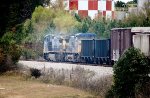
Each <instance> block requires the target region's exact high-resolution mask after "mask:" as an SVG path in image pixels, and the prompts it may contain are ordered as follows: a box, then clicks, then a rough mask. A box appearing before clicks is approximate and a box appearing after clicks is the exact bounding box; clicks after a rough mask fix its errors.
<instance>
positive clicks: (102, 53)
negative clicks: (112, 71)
mask: <svg viewBox="0 0 150 98" xmlns="http://www.w3.org/2000/svg"><path fill="white" fill-rule="evenodd" d="M109 41H110V40H108V39H106V40H95V57H98V58H107V57H109V51H110V47H109V45H110V42H109Z"/></svg>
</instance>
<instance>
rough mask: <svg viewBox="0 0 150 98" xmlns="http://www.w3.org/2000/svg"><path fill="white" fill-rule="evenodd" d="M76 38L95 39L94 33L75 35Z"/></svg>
mask: <svg viewBox="0 0 150 98" xmlns="http://www.w3.org/2000/svg"><path fill="white" fill-rule="evenodd" d="M75 36H76V37H92V36H94V37H96V34H95V33H77V34H75Z"/></svg>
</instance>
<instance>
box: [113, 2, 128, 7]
mask: <svg viewBox="0 0 150 98" xmlns="http://www.w3.org/2000/svg"><path fill="white" fill-rule="evenodd" d="M125 6H126V4H125V2H122V1H117V2H116V3H115V7H125Z"/></svg>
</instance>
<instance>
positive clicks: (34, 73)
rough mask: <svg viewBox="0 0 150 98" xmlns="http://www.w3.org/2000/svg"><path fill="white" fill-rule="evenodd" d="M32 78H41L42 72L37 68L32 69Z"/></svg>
mask: <svg viewBox="0 0 150 98" xmlns="http://www.w3.org/2000/svg"><path fill="white" fill-rule="evenodd" d="M30 72H31V76H34V77H35V78H39V77H40V76H41V71H40V70H39V69H36V68H31V69H30Z"/></svg>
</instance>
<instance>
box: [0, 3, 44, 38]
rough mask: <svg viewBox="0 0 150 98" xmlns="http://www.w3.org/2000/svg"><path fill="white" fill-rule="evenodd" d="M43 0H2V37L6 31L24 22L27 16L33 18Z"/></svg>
mask: <svg viewBox="0 0 150 98" xmlns="http://www.w3.org/2000/svg"><path fill="white" fill-rule="evenodd" d="M42 3H43V0H24V1H21V2H20V1H18V0H7V1H6V0H1V3H0V12H1V17H0V21H1V23H0V33H1V34H0V37H2V36H3V34H4V33H5V32H6V31H9V30H12V28H14V27H15V26H16V24H20V23H22V22H24V21H25V20H26V19H27V18H31V14H32V12H33V11H34V8H35V7H36V6H38V5H42Z"/></svg>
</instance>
